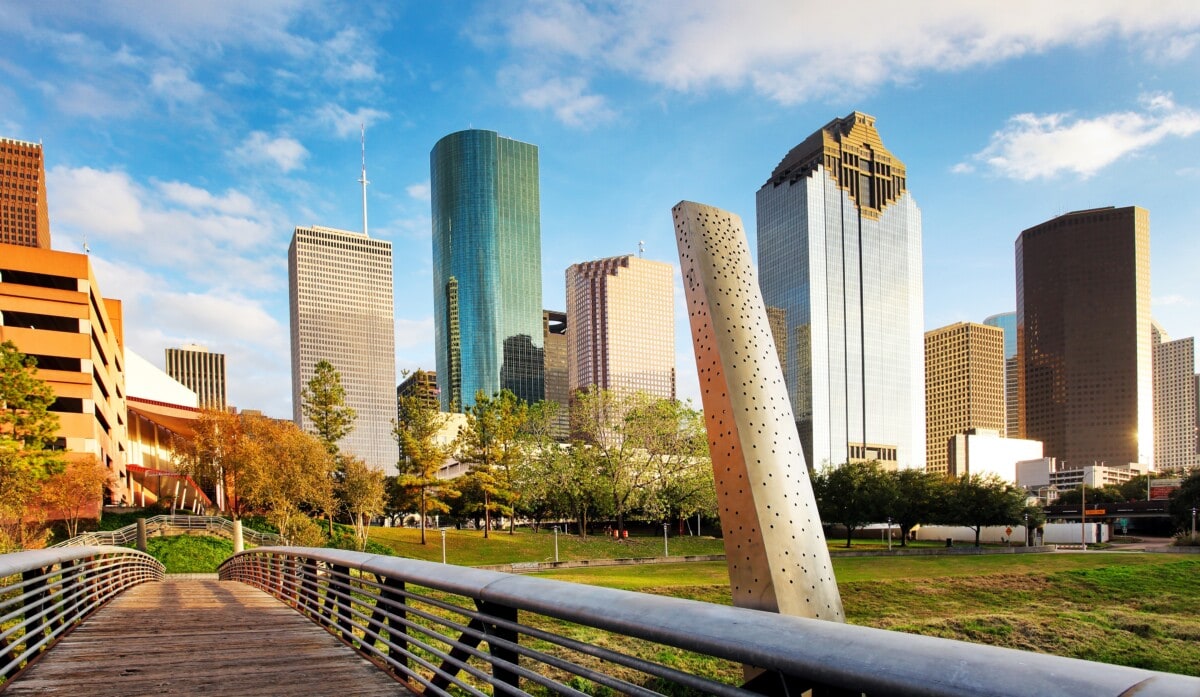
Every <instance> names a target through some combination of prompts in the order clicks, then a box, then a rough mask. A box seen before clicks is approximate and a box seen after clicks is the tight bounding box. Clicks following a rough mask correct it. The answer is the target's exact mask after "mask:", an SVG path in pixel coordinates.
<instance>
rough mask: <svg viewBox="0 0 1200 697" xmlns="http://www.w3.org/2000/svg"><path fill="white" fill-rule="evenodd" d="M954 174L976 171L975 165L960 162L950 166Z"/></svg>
mask: <svg viewBox="0 0 1200 697" xmlns="http://www.w3.org/2000/svg"><path fill="white" fill-rule="evenodd" d="M950 171H951V172H952V173H953V174H970V173H972V172H974V171H975V166H974V165H972V164H970V163H967V162H959V163H958V164H956V165H954V166H953V167H951V168H950Z"/></svg>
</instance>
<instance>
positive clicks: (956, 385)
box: [925, 322, 1005, 473]
mask: <svg viewBox="0 0 1200 697" xmlns="http://www.w3.org/2000/svg"><path fill="white" fill-rule="evenodd" d="M1004 428H1005V426H1004V330H1003V329H1001V328H999V327H991V326H988V325H986V324H977V323H975V322H958V323H957V324H951V325H950V326H947V327H942V328H941V329H934V330H932V331H929V332H926V333H925V434H926V435H925V457H926V463H927V464H926V469H928V470H929V471H930V472H938V473H945V472H946V471H947V466H948V463H949V450H948V448H949V443H950V439H951V438H952V437H954V436H956V435H959V434H962V433H966V432H967V431H968V430H969V429H986V430H989V431H997V432H999V433H1004Z"/></svg>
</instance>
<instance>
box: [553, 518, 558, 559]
mask: <svg viewBox="0 0 1200 697" xmlns="http://www.w3.org/2000/svg"><path fill="white" fill-rule="evenodd" d="M554 561H558V526H557V525H555V526H554Z"/></svg>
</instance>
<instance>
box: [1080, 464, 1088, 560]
mask: <svg viewBox="0 0 1200 697" xmlns="http://www.w3.org/2000/svg"><path fill="white" fill-rule="evenodd" d="M1079 543H1080V544H1081V545H1082V546H1083V551H1085V552H1086V551H1087V478H1086V477H1085V478H1084V480H1083V481H1082V482H1079Z"/></svg>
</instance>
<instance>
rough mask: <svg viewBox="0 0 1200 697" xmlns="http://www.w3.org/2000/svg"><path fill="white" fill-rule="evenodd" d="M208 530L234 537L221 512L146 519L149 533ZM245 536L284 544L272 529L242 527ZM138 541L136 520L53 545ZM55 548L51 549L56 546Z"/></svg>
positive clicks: (261, 542)
mask: <svg viewBox="0 0 1200 697" xmlns="http://www.w3.org/2000/svg"><path fill="white" fill-rule="evenodd" d="M196 531H200V532H209V533H215V534H217V535H220V536H222V537H227V538H229V539H233V521H231V520H229V519H228V518H221V517H219V516H203V515H156V516H154V517H152V518H147V519H146V534H147V535H153V534H154V533H158V534H159V535H180V534H186V533H188V532H196ZM242 539H243V540H245V541H246V542H249V543H251V544H253V545H257V546H262V545H279V544H285V542H284V540H283V538H281V537H280V536H279V535H276V534H274V533H270V532H259V531H257V530H251V529H249V528H247V527H245V526H243V527H242ZM136 541H137V523H134V524H133V525H126V526H125V527H123V528H119V529H117V530H102V531H98V532H85V533H83V534H82V535H78V536H76V537H72V538H71V539H69V540H64V541H63V542H59V543H58V544H56V545H54V547H53V548H60V547H79V546H94V545H127V544H129V543H131V542H136ZM53 548H52V549H53Z"/></svg>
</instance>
